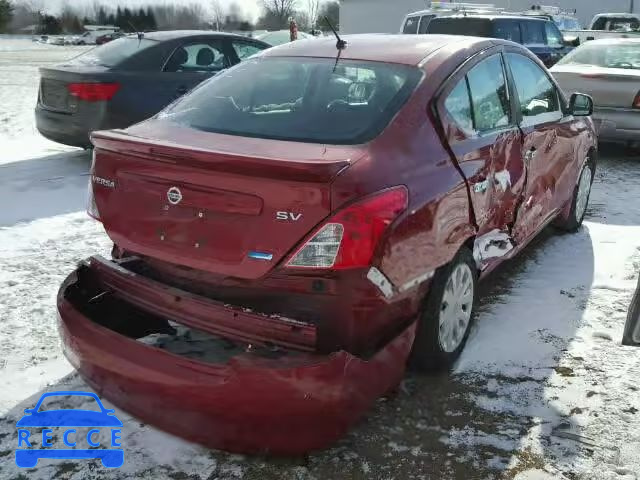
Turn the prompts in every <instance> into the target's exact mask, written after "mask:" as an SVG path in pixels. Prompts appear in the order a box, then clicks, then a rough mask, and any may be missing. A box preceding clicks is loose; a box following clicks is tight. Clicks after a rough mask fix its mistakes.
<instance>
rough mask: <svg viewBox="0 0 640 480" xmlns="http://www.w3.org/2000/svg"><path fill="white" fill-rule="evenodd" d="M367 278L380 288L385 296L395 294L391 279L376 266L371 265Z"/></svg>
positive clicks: (389, 296) (388, 296)
mask: <svg viewBox="0 0 640 480" xmlns="http://www.w3.org/2000/svg"><path fill="white" fill-rule="evenodd" d="M367 278H368V279H369V281H370V282H371V283H373V284H374V285H375V286H376V287H378V288H379V289H380V291H381V292H382V294H383V295H384V296H385V298H391V297H392V296H393V285H392V284H391V282H390V281H389V279H388V278H387V277H386V276H385V275H384V273H382V272H381V271H380V270H378V269H377V268H376V267H371V268H370V269H369V271H368V272H367Z"/></svg>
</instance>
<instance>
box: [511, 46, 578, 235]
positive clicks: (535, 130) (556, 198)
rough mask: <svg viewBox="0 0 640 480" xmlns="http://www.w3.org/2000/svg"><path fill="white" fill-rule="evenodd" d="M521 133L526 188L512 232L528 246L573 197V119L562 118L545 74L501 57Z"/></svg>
mask: <svg viewBox="0 0 640 480" xmlns="http://www.w3.org/2000/svg"><path fill="white" fill-rule="evenodd" d="M505 58H506V61H507V65H508V67H509V71H510V74H511V77H512V78H513V86H514V89H513V90H514V93H513V95H514V96H515V100H516V104H517V110H518V111H517V119H518V122H519V124H520V129H521V130H522V135H523V137H522V149H521V152H520V155H521V157H522V158H523V159H524V162H525V168H526V173H527V175H526V178H527V180H526V187H525V192H524V197H523V201H522V204H521V205H520V207H519V211H518V213H517V221H516V224H515V228H514V231H513V235H514V238H515V239H516V241H518V242H523V241H526V240H527V239H528V238H529V237H530V236H531V235H532V234H535V233H536V232H538V231H539V230H540V228H541V227H543V226H544V225H545V224H546V223H547V222H548V220H549V219H550V218H551V217H552V216H553V215H554V214H555V213H556V212H557V211H558V210H559V209H560V208H561V207H562V206H563V204H564V202H565V201H566V198H567V196H566V195H563V192H567V193H571V192H572V191H573V188H571V187H570V186H569V184H568V183H569V182H570V181H571V178H575V177H574V176H573V174H572V172H571V166H572V162H573V160H572V159H573V156H574V153H573V139H572V132H571V128H570V122H571V121H572V118H571V117H565V115H564V113H563V108H562V105H561V96H560V94H559V92H558V89H557V88H556V85H555V84H554V83H553V82H552V80H551V79H550V77H549V75H548V73H547V72H546V71H545V70H543V69H542V68H541V67H540V66H539V65H538V64H537V63H536V62H534V61H533V60H531V59H530V58H528V57H527V56H525V55H522V54H521V53H517V52H516V51H509V50H507V52H505Z"/></svg>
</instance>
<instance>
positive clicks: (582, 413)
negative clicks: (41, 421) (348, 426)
mask: <svg viewBox="0 0 640 480" xmlns="http://www.w3.org/2000/svg"><path fill="white" fill-rule="evenodd" d="M81 49H82V47H55V46H49V45H41V44H33V43H31V42H29V41H26V40H7V39H2V38H1V37H0V186H1V187H2V188H1V189H0V192H2V194H1V196H0V198H2V199H3V208H2V209H1V210H0V322H1V323H0V326H1V327H2V328H1V329H0V380H1V385H2V388H1V390H0V478H3V479H4V478H12V479H13V478H15V479H18V478H20V479H25V478H29V479H31V478H33V479H36V478H38V479H51V478H61V479H65V478H73V479H90V478H131V477H134V476H135V477H137V478H149V479H162V478H171V479H186V478H193V479H216V478H219V479H237V478H246V479H281V478H282V479H343V478H344V479H347V478H349V479H364V478H367V479H369V478H376V479H378V478H379V479H414V478H415V479H438V480H446V479H464V480H471V479H489V478H493V479H502V478H504V479H512V478H517V479H518V480H523V479H562V478H567V479H571V480H575V479H583V480H595V479H616V480H640V349H636V350H634V349H633V348H630V347H622V346H621V345H620V339H621V337H622V329H623V325H624V320H625V316H626V309H627V306H628V304H629V301H630V298H631V295H632V289H633V287H634V286H635V283H634V282H635V278H636V277H635V276H636V275H637V274H638V272H639V271H640V157H635V158H632V157H630V156H628V155H626V154H624V153H623V152H620V151H616V150H608V151H605V152H604V153H603V154H602V158H601V162H600V166H599V171H598V174H597V178H596V182H595V185H594V191H593V195H592V200H591V206H590V209H589V212H588V218H587V221H586V222H585V225H584V227H583V228H582V229H581V230H580V232H579V233H577V234H575V235H563V236H557V235H555V234H554V232H552V231H549V232H545V234H543V235H542V236H541V238H540V239H538V240H537V241H536V242H534V245H532V246H531V247H530V248H528V249H527V250H526V251H525V252H524V254H523V255H521V257H520V258H519V259H517V260H515V261H513V262H511V263H510V264H509V265H508V266H507V267H505V268H503V269H502V270H501V271H499V272H498V273H497V274H495V275H494V276H493V277H492V278H491V279H490V280H489V281H488V282H485V285H484V286H483V290H484V292H483V300H482V305H481V312H480V315H479V318H478V320H477V323H476V324H475V327H474V330H473V332H472V336H471V338H470V341H469V344H468V346H467V349H466V351H465V352H464V354H463V356H462V358H461V360H460V361H459V363H458V365H457V367H456V370H455V372H454V373H453V374H451V375H442V376H439V377H425V376H417V375H408V376H407V378H406V380H405V382H404V383H403V384H402V386H401V388H400V389H399V391H398V393H397V394H396V395H395V396H393V397H390V398H387V399H382V400H380V401H379V402H378V403H377V405H376V406H375V408H374V409H373V410H372V412H371V414H370V416H369V418H368V419H367V420H365V421H364V422H362V423H361V425H359V426H358V427H357V428H356V429H354V430H353V431H352V432H351V434H350V435H348V437H347V438H345V439H344V440H343V441H341V442H340V443H339V444H338V445H336V446H335V447H334V448H332V449H330V450H328V451H325V452H320V453H317V454H314V455H311V456H309V457H307V458H296V459H278V460H272V459H266V458H262V457H245V456H238V455H229V454H225V453H221V452H216V451H209V450H206V449H204V448H201V447H199V446H197V445H192V444H189V443H186V442H183V441H182V440H180V439H177V438H175V437H172V436H170V435H167V434H164V433H162V432H159V431H157V430H155V429H153V428H151V427H149V426H147V425H144V424H141V423H139V422H138V421H136V420H135V419H133V418H131V417H130V416H129V415H127V414H126V413H124V412H122V411H120V410H117V411H116V413H117V416H118V418H120V419H121V420H122V421H123V423H124V427H123V445H124V448H125V463H124V466H123V467H122V468H120V469H116V470H105V469H103V468H102V467H101V466H100V464H99V463H98V462H87V461H80V462H77V463H74V462H68V461H66V462H61V461H57V462H56V461H46V460H41V461H40V463H39V464H38V466H37V468H35V469H30V470H22V469H19V468H17V467H16V466H15V463H14V450H15V448H16V446H17V432H16V428H15V423H16V421H17V419H19V418H20V417H21V416H22V414H23V411H24V409H25V408H30V407H33V405H34V403H35V401H36V400H37V399H38V398H39V396H40V395H41V394H42V393H43V392H44V391H49V390H85V389H88V387H87V386H86V385H85V384H84V383H83V381H82V380H81V379H80V378H79V377H78V376H77V375H75V374H74V372H73V369H72V368H71V367H70V365H69V364H68V363H67V362H66V360H65V359H64V357H63V356H62V354H61V351H60V348H59V344H58V336H57V331H56V314H55V294H56V291H57V288H58V285H59V283H60V282H61V280H62V279H63V278H64V276H65V275H66V274H67V273H68V272H69V271H70V270H71V269H73V267H74V264H75V263H76V262H77V261H78V260H81V259H82V258H84V257H86V256H88V255H90V254H92V253H98V252H99V253H107V252H108V250H109V248H110V243H109V241H108V239H107V237H106V235H105V234H104V232H103V230H102V229H101V227H100V226H99V225H98V224H97V223H96V222H94V221H92V220H90V219H89V218H88V217H87V216H86V215H85V213H84V202H85V192H86V184H87V172H88V168H89V161H90V158H89V155H88V153H86V152H83V151H81V150H76V149H71V148H67V147H63V146H60V145H56V144H54V143H51V142H48V141H46V140H45V139H43V138H41V137H40V136H39V135H38V133H37V131H36V130H35V127H34V121H33V107H34V105H35V100H36V95H37V88H38V72H37V67H38V66H41V65H45V64H48V63H56V62H58V61H61V60H63V59H64V58H67V57H69V56H72V55H75V54H77V53H79V52H80V51H81Z"/></svg>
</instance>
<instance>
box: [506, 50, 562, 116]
mask: <svg viewBox="0 0 640 480" xmlns="http://www.w3.org/2000/svg"><path fill="white" fill-rule="evenodd" d="M507 63H508V64H509V68H510V69H511V74H512V76H513V81H514V83H515V87H516V91H517V92H518V102H519V105H520V111H521V112H522V124H523V125H527V126H529V125H537V124H539V123H545V122H552V121H558V120H560V119H561V118H562V111H561V109H560V102H559V97H558V91H557V89H556V87H555V85H554V84H553V83H552V82H551V80H550V79H549V77H548V76H547V74H546V73H545V72H544V71H543V70H542V69H541V68H540V67H539V66H538V65H536V63H534V62H533V61H531V60H530V59H528V58H527V57H525V56H523V55H519V54H517V53H508V54H507Z"/></svg>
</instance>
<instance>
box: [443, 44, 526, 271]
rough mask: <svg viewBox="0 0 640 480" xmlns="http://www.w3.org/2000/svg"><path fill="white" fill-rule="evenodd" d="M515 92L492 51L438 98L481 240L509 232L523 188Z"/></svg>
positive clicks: (486, 256) (486, 257)
mask: <svg viewBox="0 0 640 480" xmlns="http://www.w3.org/2000/svg"><path fill="white" fill-rule="evenodd" d="M510 96H511V92H510V89H509V86H508V83H507V75H506V69H505V65H504V61H503V57H502V54H501V53H500V50H499V49H492V50H490V51H489V53H486V54H482V55H478V56H477V59H472V60H471V61H470V62H469V63H468V65H466V66H465V67H464V68H463V69H462V70H461V71H460V72H458V73H457V74H456V75H455V76H454V77H452V79H451V80H450V81H449V82H448V84H447V86H446V87H445V89H444V91H443V92H442V94H441V95H440V96H439V100H438V111H439V116H440V119H441V121H442V124H443V127H444V130H445V134H446V136H447V140H448V143H449V145H450V147H451V149H452V151H453V153H454V155H455V157H456V160H457V161H458V165H459V166H460V168H461V169H462V172H463V174H464V176H465V178H466V179H467V182H468V184H469V188H470V195H471V202H472V205H473V212H474V215H475V222H476V225H477V227H478V237H479V238H482V237H483V236H485V235H488V236H489V237H494V238H495V237H496V235H501V236H503V237H504V236H505V235H506V236H508V235H510V232H511V226H512V225H513V223H514V220H515V213H516V208H517V205H518V203H519V200H520V198H521V195H522V191H523V188H524V166H523V158H522V153H521V148H520V146H521V136H520V131H519V129H518V127H517V125H516V119H515V111H514V110H513V108H512V102H511V98H510ZM487 238H488V237H487ZM501 247H502V251H500V248H498V249H497V250H496V249H492V251H491V252H488V251H481V252H477V253H478V255H477V256H476V257H477V259H478V260H480V261H481V262H483V263H485V264H486V263H487V262H488V261H490V259H491V258H493V257H496V256H501V255H504V254H505V253H506V252H507V251H508V250H510V244H509V242H508V241H506V242H503V243H502V244H501ZM478 257H479V258H478Z"/></svg>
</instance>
